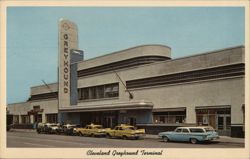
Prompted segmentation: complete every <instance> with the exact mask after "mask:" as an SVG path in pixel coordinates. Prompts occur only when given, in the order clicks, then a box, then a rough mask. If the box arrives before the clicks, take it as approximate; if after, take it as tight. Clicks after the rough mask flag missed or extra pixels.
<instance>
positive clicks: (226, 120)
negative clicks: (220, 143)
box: [216, 114, 231, 136]
mask: <svg viewBox="0 0 250 159" xmlns="http://www.w3.org/2000/svg"><path fill="white" fill-rule="evenodd" d="M216 125H217V131H218V133H219V135H224V136H230V135H231V117H230V115H228V114H220V115H217V124H216Z"/></svg>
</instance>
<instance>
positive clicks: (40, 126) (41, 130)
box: [36, 123, 45, 134]
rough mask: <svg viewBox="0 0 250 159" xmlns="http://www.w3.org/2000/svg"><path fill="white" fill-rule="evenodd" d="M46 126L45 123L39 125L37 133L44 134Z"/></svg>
mask: <svg viewBox="0 0 250 159" xmlns="http://www.w3.org/2000/svg"><path fill="white" fill-rule="evenodd" d="M44 126H45V123H38V124H37V127H36V132H37V133H38V134H40V133H43V132H44V131H45V130H44V128H45V127H44Z"/></svg>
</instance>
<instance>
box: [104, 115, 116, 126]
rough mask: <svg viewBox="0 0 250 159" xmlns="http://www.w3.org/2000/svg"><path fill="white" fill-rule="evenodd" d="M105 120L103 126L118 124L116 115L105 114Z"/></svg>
mask: <svg viewBox="0 0 250 159" xmlns="http://www.w3.org/2000/svg"><path fill="white" fill-rule="evenodd" d="M103 120H104V121H103V126H104V127H106V128H113V127H115V126H116V125H117V120H116V117H115V116H105V117H104V118H103Z"/></svg>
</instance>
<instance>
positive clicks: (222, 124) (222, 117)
mask: <svg viewBox="0 0 250 159" xmlns="http://www.w3.org/2000/svg"><path fill="white" fill-rule="evenodd" d="M196 119H197V125H200V126H201V125H203V126H212V127H213V128H214V129H216V130H217V131H218V133H219V135H223V136H231V108H230V107H229V108H227V107H226V108H225V107H216V108H214V107H207V108H206V109H205V108H203V109H201V108H198V109H197V108H196Z"/></svg>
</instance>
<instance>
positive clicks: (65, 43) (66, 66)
mask: <svg viewBox="0 0 250 159" xmlns="http://www.w3.org/2000/svg"><path fill="white" fill-rule="evenodd" d="M63 38H64V41H63V52H64V61H63V66H64V69H63V73H64V75H63V77H64V82H63V86H64V89H63V90H64V93H68V90H69V81H68V80H69V75H68V73H69V61H68V58H69V55H68V53H69V47H68V46H69V43H68V39H69V36H68V34H64V35H63Z"/></svg>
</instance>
